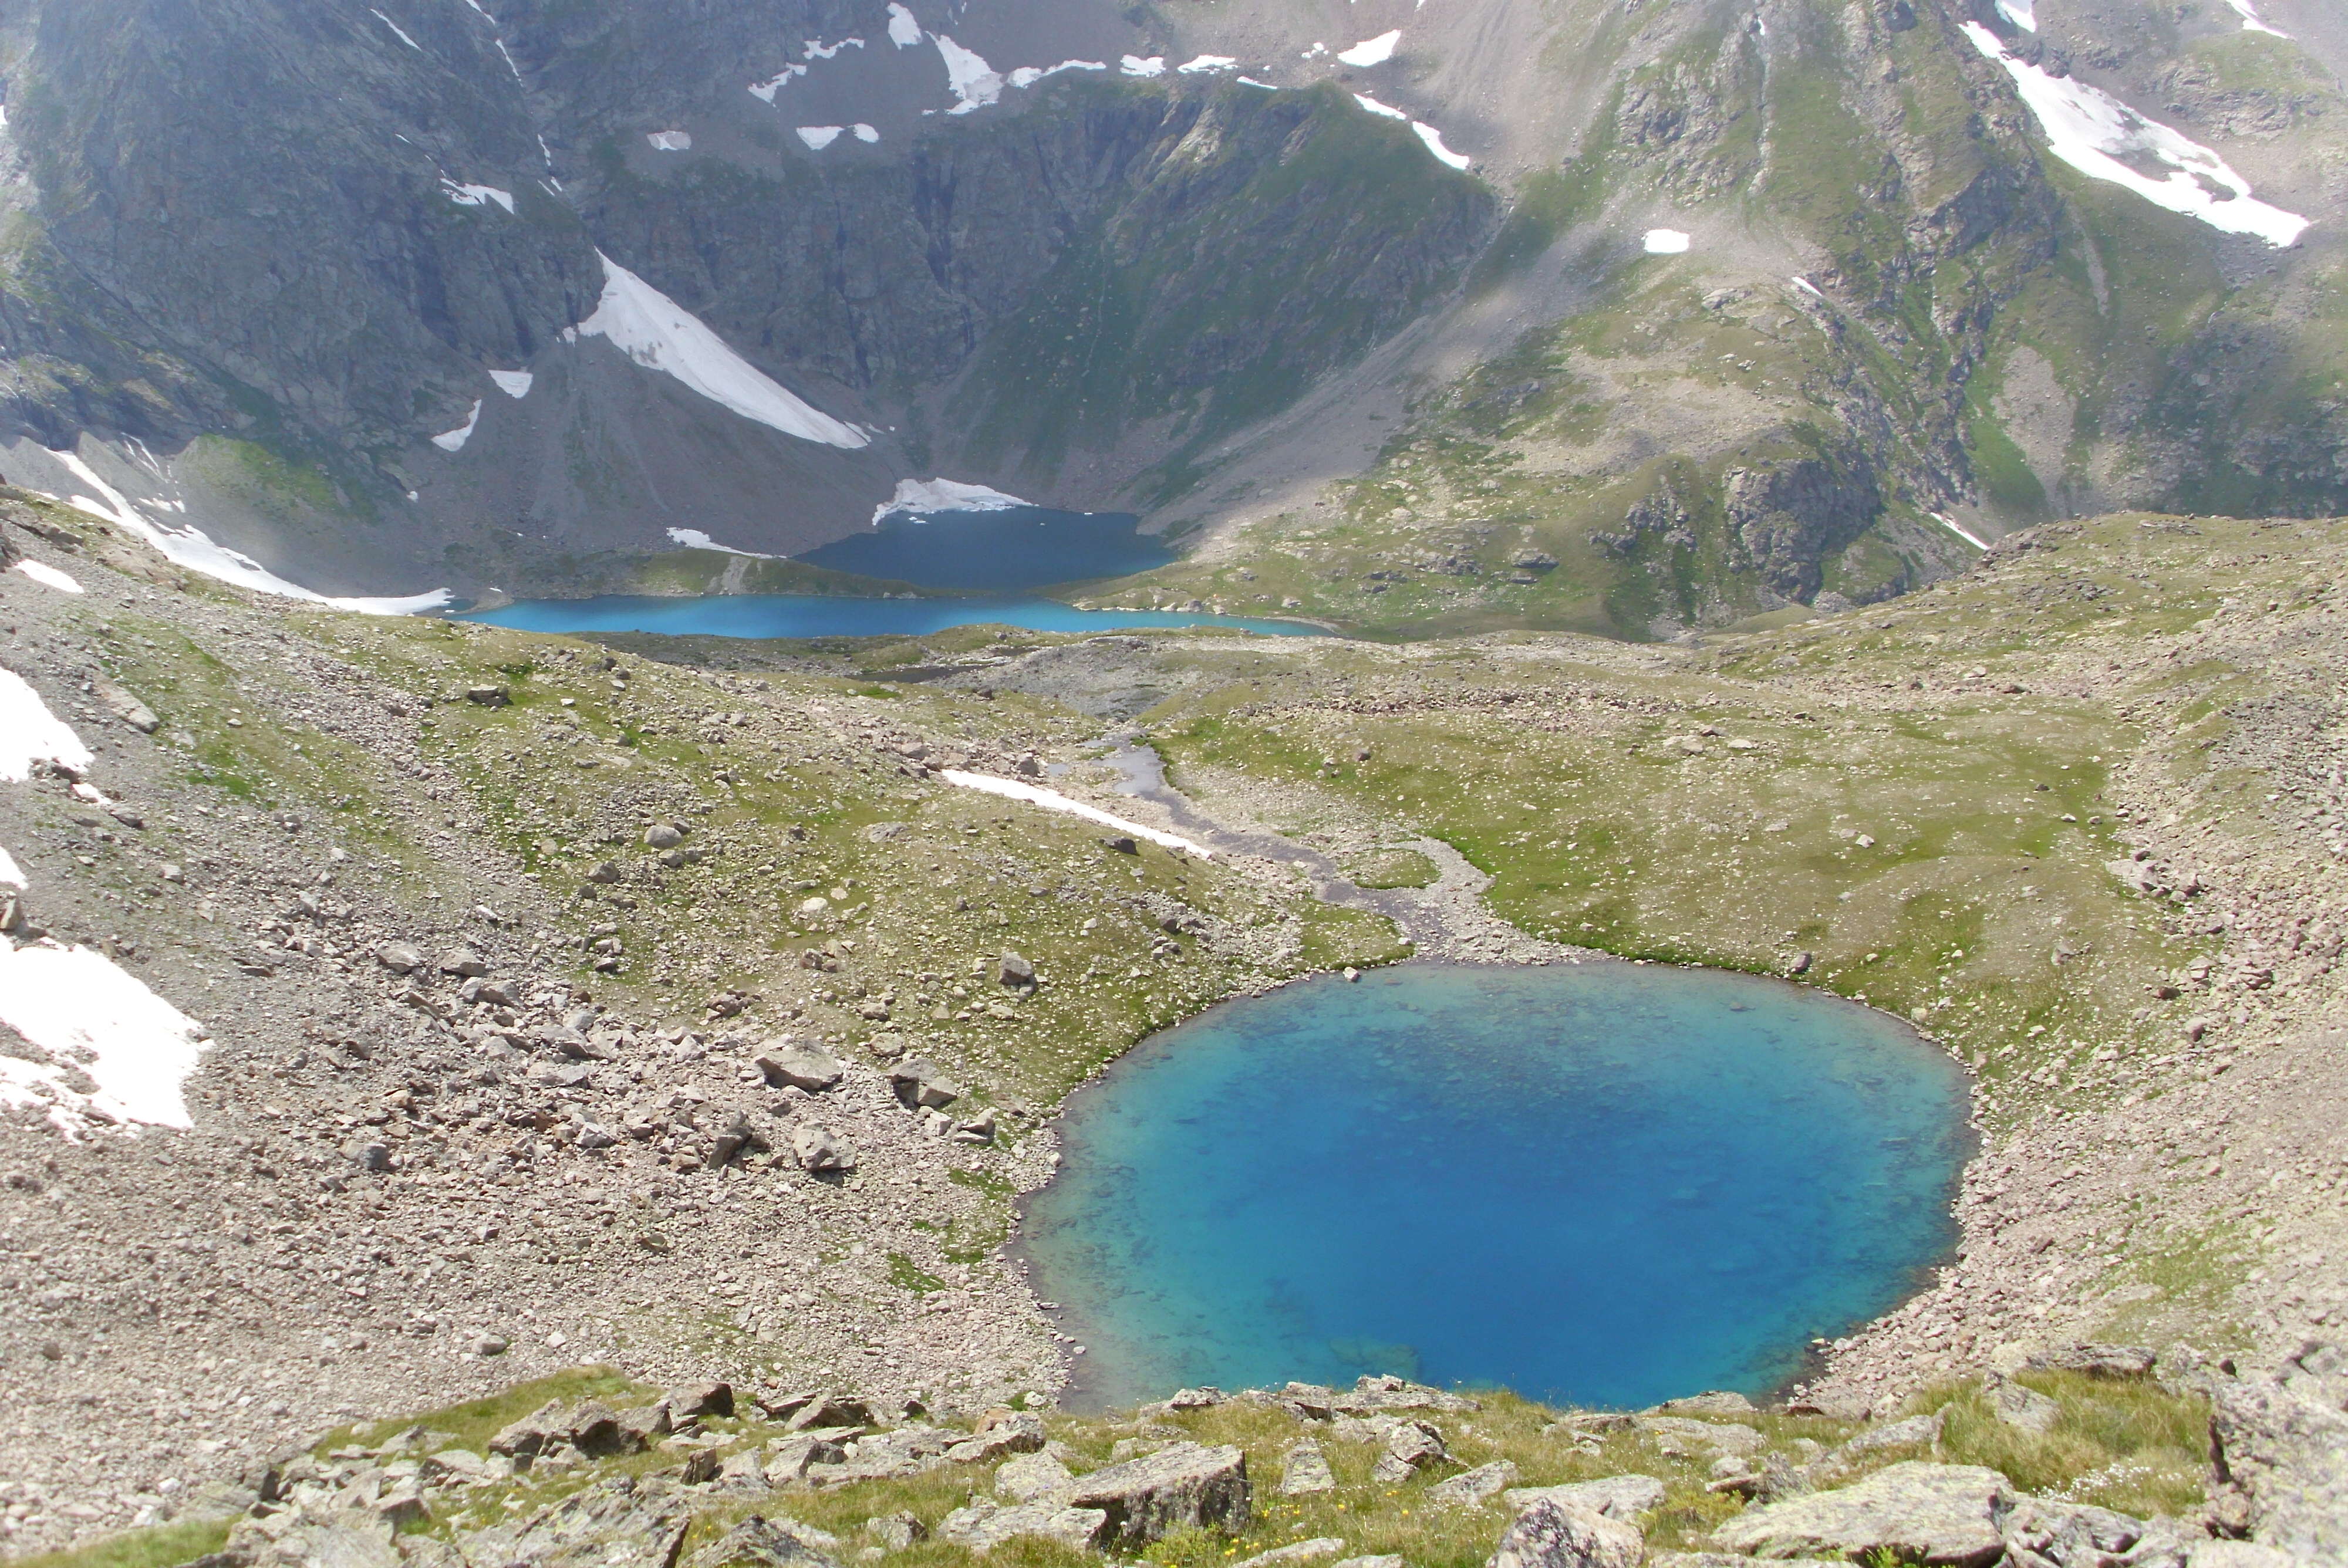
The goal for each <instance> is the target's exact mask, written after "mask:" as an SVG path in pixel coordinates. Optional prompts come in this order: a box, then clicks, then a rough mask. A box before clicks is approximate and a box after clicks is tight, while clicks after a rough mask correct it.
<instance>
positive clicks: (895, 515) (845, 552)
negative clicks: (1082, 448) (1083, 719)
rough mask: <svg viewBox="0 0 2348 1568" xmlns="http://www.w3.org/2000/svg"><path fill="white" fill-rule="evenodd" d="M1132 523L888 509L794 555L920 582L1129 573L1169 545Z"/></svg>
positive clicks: (1113, 516)
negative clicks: (856, 529)
mask: <svg viewBox="0 0 2348 1568" xmlns="http://www.w3.org/2000/svg"><path fill="white" fill-rule="evenodd" d="M1139 525H1140V519H1139V518H1137V517H1135V516H1134V515H1133V514H1132V513H1130V512H1061V511H1055V510H1053V509H1052V508H1051V507H1004V508H1003V509H1002V510H1000V511H993V512H939V513H937V514H935V515H934V516H930V515H924V514H921V513H915V512H890V513H888V514H886V515H884V516H883V517H882V518H880V525H879V526H878V527H877V528H870V529H868V530H867V531H865V532H863V533H860V534H851V535H850V536H849V537H848V538H844V539H835V540H833V541H832V542H831V543H830V544H828V545H823V546H820V547H819V548H815V549H811V550H809V551H808V552H807V553H806V554H805V555H802V556H798V557H797V558H795V559H798V560H802V561H805V562H806V563H807V564H808V565H809V566H819V567H825V568H828V569H830V570H832V571H847V572H854V573H856V574H857V575H858V576H860V577H879V578H889V579H893V580H895V581H898V582H910V583H914V584H917V585H918V586H920V587H922V588H960V589H982V590H985V591H990V592H1005V591H1009V590H1011V589H1023V588H1042V587H1044V586H1045V584H1047V583H1055V582H1077V581H1081V580H1084V579H1091V578H1104V577H1129V576H1131V575H1132V574H1133V573H1135V572H1139V571H1148V570H1150V569H1153V568H1155V567H1161V566H1164V565H1165V564H1166V563H1167V562H1169V561H1170V560H1172V559H1174V552H1173V551H1172V550H1170V549H1168V548H1166V546H1165V545H1164V544H1163V543H1162V542H1160V541H1159V539H1157V538H1154V537H1152V536H1150V535H1147V534H1144V533H1142V532H1140V531H1139Z"/></svg>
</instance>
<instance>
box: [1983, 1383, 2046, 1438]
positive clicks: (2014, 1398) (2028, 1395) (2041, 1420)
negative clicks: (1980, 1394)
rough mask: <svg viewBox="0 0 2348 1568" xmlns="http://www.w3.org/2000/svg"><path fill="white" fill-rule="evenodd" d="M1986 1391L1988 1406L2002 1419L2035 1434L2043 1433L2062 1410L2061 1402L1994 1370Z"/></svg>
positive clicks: (2038, 1435) (2010, 1425)
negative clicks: (1997, 1373) (1996, 1373)
mask: <svg viewBox="0 0 2348 1568" xmlns="http://www.w3.org/2000/svg"><path fill="white" fill-rule="evenodd" d="M1983 1391H1984V1392H1985V1393H1987V1394H1988V1395H1989V1408H1990V1409H1991V1410H1992V1411H1993V1413H1995V1415H1996V1416H1997V1419H1999V1420H2001V1421H2003V1422H2004V1423H2005V1424H2006V1425H2007V1426H2009V1427H2016V1428H2019V1429H2020V1430H2023V1431H2025V1432H2028V1433H2030V1434H2032V1435H2033V1436H2034V1437H2043V1436H2044V1435H2045V1433H2046V1430H2047V1429H2048V1428H2050V1427H2052V1426H2053V1425H2054V1424H2055V1419H2056V1418H2057V1417H2059V1416H2061V1415H2062V1413H2063V1407H2062V1406H2060V1405H2058V1404H2056V1403H2055V1401H2054V1400H2052V1399H2048V1398H2047V1397H2046V1396H2045V1395H2044V1394H2042V1393H2040V1392H2039V1391H2038V1390H2037V1389H2025V1388H2024V1387H2023V1386H2022V1385H2021V1384H2019V1383H2017V1382H2015V1381H2013V1379H2012V1378H2003V1377H1999V1376H1997V1375H1995V1374H1992V1375H1991V1377H1990V1379H1989V1382H1988V1384H1987V1386H1986V1388H1985V1389H1984V1390H1983Z"/></svg>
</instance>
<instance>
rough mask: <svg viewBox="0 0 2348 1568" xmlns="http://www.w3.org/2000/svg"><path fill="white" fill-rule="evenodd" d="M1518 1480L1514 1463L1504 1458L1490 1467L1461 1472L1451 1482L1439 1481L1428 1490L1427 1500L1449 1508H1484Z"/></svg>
mask: <svg viewBox="0 0 2348 1568" xmlns="http://www.w3.org/2000/svg"><path fill="white" fill-rule="evenodd" d="M1516 1479H1517V1467H1516V1466H1515V1464H1513V1463H1512V1462H1510V1461H1509V1460H1504V1459H1503V1460H1493V1461H1492V1462H1491V1463H1490V1464H1479V1465H1478V1466H1477V1467H1476V1468H1475V1469H1474V1470H1466V1471H1460V1472H1459V1473H1458V1474H1457V1475H1455V1476H1453V1477H1452V1478H1451V1479H1450V1480H1448V1481H1437V1482H1436V1483H1435V1484H1434V1485H1433V1486H1430V1487H1428V1488H1427V1489H1426V1501H1429V1502H1431V1503H1435V1504H1437V1505H1438V1506H1441V1507H1446V1508H1481V1507H1483V1506H1484V1505H1485V1504H1486V1503H1488V1502H1489V1501H1492V1499H1494V1498H1495V1497H1498V1495H1499V1494H1500V1492H1501V1491H1502V1490H1503V1489H1504V1488H1506V1487H1507V1486H1508V1484H1509V1482H1510V1481H1514V1480H1516Z"/></svg>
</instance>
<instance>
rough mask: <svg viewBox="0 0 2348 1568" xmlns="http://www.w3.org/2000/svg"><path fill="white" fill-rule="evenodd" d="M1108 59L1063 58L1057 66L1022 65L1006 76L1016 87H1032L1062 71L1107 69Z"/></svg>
mask: <svg viewBox="0 0 2348 1568" xmlns="http://www.w3.org/2000/svg"><path fill="white" fill-rule="evenodd" d="M1107 69H1108V62H1107V60H1062V61H1061V62H1060V63H1059V64H1058V65H1056V66H1044V67H1035V66H1022V67H1019V68H1018V69H1017V70H1015V71H1014V72H1012V73H1011V75H1010V76H1008V77H1005V78H1004V80H1006V81H1008V82H1009V83H1010V84H1011V85H1012V86H1013V87H1034V86H1035V84H1036V83H1037V82H1040V81H1042V80H1043V79H1044V78H1045V77H1056V76H1058V75H1059V74H1060V73H1061V72H1062V71H1105V70H1107Z"/></svg>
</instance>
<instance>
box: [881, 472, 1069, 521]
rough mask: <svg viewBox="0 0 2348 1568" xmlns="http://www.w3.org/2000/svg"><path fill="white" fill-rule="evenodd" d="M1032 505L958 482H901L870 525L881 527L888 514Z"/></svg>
mask: <svg viewBox="0 0 2348 1568" xmlns="http://www.w3.org/2000/svg"><path fill="white" fill-rule="evenodd" d="M1034 505H1035V503H1034V502H1033V501H1023V500H1021V499H1020V498H1019V497H1016V496H1010V495H1005V494H1004V492H1002V491H1001V490H997V489H994V488H993V487H990V486H986V485H965V484H963V482H962V481H961V480H959V479H900V480H898V481H897V491H896V494H894V495H892V496H891V497H889V498H888V499H887V500H885V501H883V502H881V503H880V505H879V506H877V507H873V508H872V524H873V526H874V527H875V528H878V527H880V519H881V518H885V517H887V516H888V515H889V514H890V513H891V512H914V513H920V512H1007V511H1009V510H1010V509H1011V508H1012V507H1031V506H1034Z"/></svg>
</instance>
